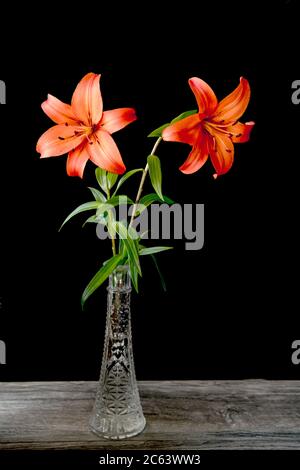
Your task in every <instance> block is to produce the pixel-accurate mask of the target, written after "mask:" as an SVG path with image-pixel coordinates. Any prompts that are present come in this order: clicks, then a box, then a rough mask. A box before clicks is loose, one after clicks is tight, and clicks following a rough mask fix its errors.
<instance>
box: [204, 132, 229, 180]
mask: <svg viewBox="0 0 300 470" xmlns="http://www.w3.org/2000/svg"><path fill="white" fill-rule="evenodd" d="M208 150H209V155H210V158H211V161H212V164H213V166H214V168H215V170H216V174H215V175H214V177H215V178H216V177H217V176H219V175H224V174H225V173H227V171H229V170H230V168H231V167H232V164H233V159H234V146H233V143H232V141H231V139H230V137H228V136H227V135H226V134H223V133H222V134H221V133H219V132H215V133H214V135H213V136H211V137H210V138H208Z"/></svg>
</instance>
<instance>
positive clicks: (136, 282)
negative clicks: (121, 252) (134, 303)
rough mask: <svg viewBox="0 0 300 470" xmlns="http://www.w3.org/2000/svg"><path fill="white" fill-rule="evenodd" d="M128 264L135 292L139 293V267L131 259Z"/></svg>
mask: <svg viewBox="0 0 300 470" xmlns="http://www.w3.org/2000/svg"><path fill="white" fill-rule="evenodd" d="M128 264H129V272H130V277H131V280H132V284H133V287H134V289H135V291H136V292H138V291H139V273H138V270H137V267H136V265H135V264H134V262H133V261H132V259H131V258H130V257H128Z"/></svg>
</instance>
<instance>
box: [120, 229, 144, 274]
mask: <svg viewBox="0 0 300 470" xmlns="http://www.w3.org/2000/svg"><path fill="white" fill-rule="evenodd" d="M113 225H114V227H115V230H116V232H117V233H118V235H119V236H120V238H122V240H123V243H124V246H125V248H126V251H127V254H128V258H129V259H130V261H131V262H132V263H133V264H134V265H135V267H136V269H137V271H138V273H139V275H140V276H141V275H142V271H141V265H140V260H139V254H138V250H137V245H136V242H135V240H132V238H131V237H130V235H129V233H128V230H127V228H126V227H125V225H123V224H122V223H121V222H114V224H113Z"/></svg>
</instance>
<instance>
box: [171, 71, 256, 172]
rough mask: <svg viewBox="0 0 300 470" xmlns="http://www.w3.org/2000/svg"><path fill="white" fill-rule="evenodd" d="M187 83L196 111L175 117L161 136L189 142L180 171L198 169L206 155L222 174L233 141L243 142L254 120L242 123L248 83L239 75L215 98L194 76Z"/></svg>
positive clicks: (229, 161)
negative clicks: (227, 90) (221, 96)
mask: <svg viewBox="0 0 300 470" xmlns="http://www.w3.org/2000/svg"><path fill="white" fill-rule="evenodd" d="M189 85H190V87H191V89H192V91H193V93H194V95H195V98H196V100H197V104H198V113H197V114H193V115H191V116H188V117H186V118H184V119H182V120H181V121H177V122H176V123H174V124H171V125H170V126H168V127H167V128H165V129H164V131H163V133H162V137H163V139H164V140H167V141H173V142H183V143H186V144H189V145H191V146H192V151H191V152H190V154H189V156H188V158H187V160H186V161H185V162H184V164H183V165H182V166H181V167H180V168H179V169H180V170H181V171H182V172H183V173H186V174H190V173H194V172H196V171H198V170H199V169H200V168H201V167H202V166H203V165H204V163H205V162H206V161H207V159H208V156H210V159H211V162H212V164H213V166H214V168H215V171H216V173H215V174H214V175H213V176H214V178H216V177H217V176H218V175H223V174H225V173H227V172H228V170H230V168H231V166H232V164H233V159H234V146H233V144H234V143H241V142H247V141H248V140H249V137H250V133H251V130H252V129H253V126H254V124H255V123H254V122H253V121H251V122H246V123H245V124H242V123H241V122H239V118H240V117H241V116H242V115H243V114H244V112H245V111H246V108H247V106H248V103H249V100H250V85H249V83H248V81H247V80H246V79H245V78H243V77H241V78H240V83H239V85H238V86H237V88H236V89H235V90H234V91H233V92H232V93H230V94H229V95H228V96H226V98H224V99H223V100H222V101H220V102H218V100H217V97H216V95H215V93H214V92H213V90H212V89H211V87H210V86H209V85H208V84H207V83H206V82H204V81H203V80H201V79H200V78H197V77H194V78H191V79H190V80H189Z"/></svg>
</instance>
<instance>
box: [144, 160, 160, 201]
mask: <svg viewBox="0 0 300 470" xmlns="http://www.w3.org/2000/svg"><path fill="white" fill-rule="evenodd" d="M147 161H148V165H149V173H150V180H151V183H152V186H153V189H154V190H155V192H156V194H157V195H158V196H159V197H160V199H162V200H163V199H164V197H163V195H162V191H161V183H162V174H161V166H160V159H159V158H158V157H157V156H156V155H149V157H148V158H147Z"/></svg>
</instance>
